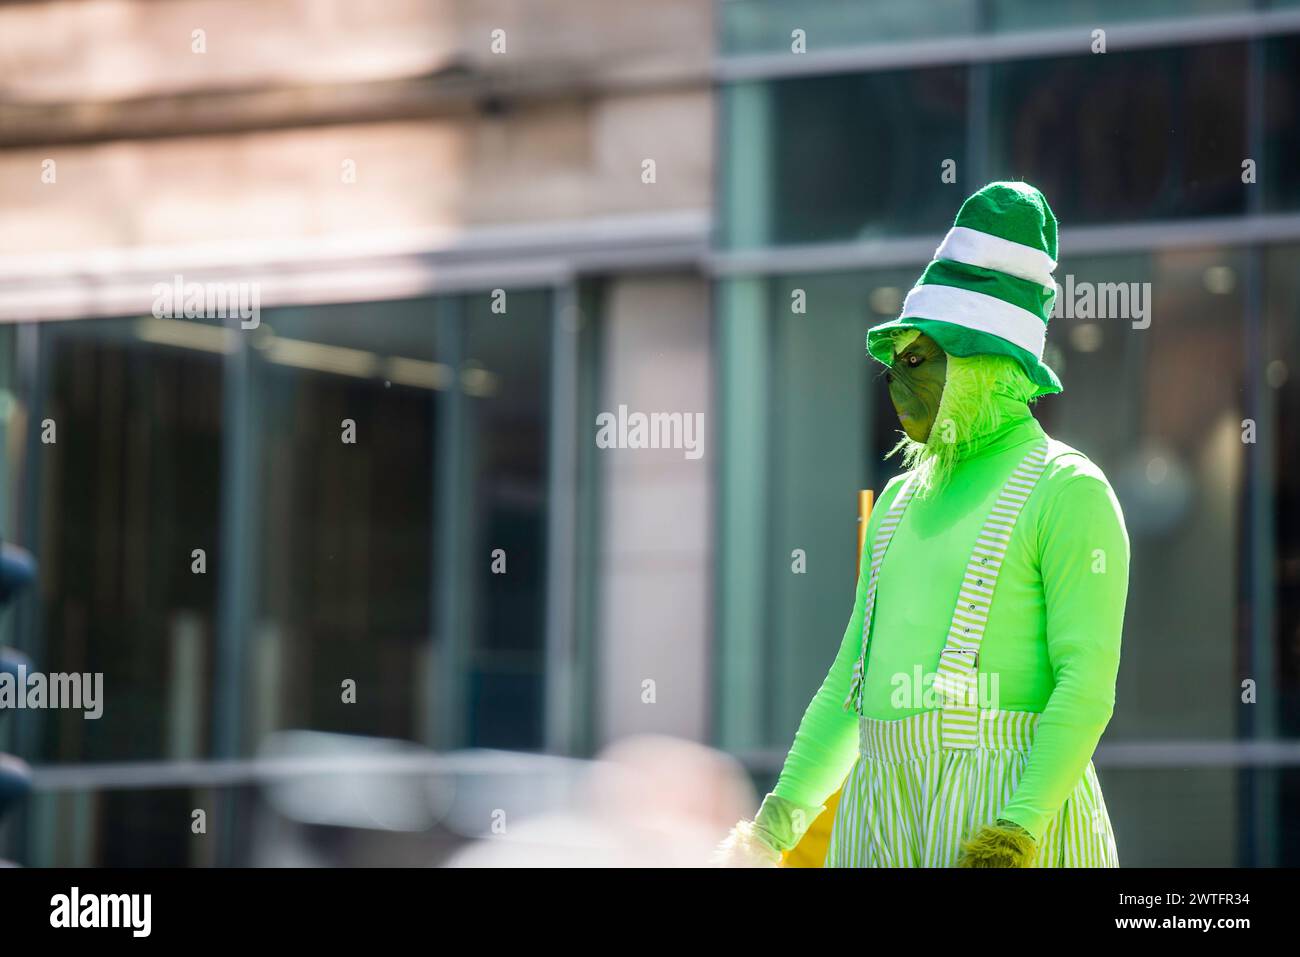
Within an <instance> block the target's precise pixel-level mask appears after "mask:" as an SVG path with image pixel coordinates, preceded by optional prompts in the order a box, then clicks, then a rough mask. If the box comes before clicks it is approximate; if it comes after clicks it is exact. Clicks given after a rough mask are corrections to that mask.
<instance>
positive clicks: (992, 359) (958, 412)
mask: <svg viewBox="0 0 1300 957" xmlns="http://www.w3.org/2000/svg"><path fill="white" fill-rule="evenodd" d="M1036 392H1037V387H1036V386H1035V385H1034V383H1033V382H1032V381H1031V380H1030V378H1029V376H1028V375H1026V374H1025V371H1024V370H1023V369H1022V368H1021V367H1020V364H1019V363H1018V362H1016V361H1015V360H1014V359H1012V358H1011V357H1009V356H1001V355H975V356H965V357H963V356H952V355H950V356H948V368H947V376H946V378H945V380H944V385H943V394H942V396H941V397H940V400H939V409H938V412H937V413H936V414H935V418H934V425H933V426H932V427H931V429H930V433H929V435H928V436H927V438H926V440H925V441H924V442H918V441H916V440H915V439H912V438H909V437H908V436H907V435H906V434H904V435H903V437H902V438H901V439H900V440H899V442H898V444H897V445H895V446H894V447H893V448H892V449H890V450H889V453H888V455H886V456H885V458H890V457H892V456H893V455H895V454H896V453H898V452H900V451H901V452H902V453H903V467H904V468H906V469H915V470H916V481H915V492H914V494H915V496H916V497H917V498H925V497H927V496H929V495H933V494H935V493H937V492H938V491H939V490H940V489H942V488H943V487H944V485H946V484H947V482H948V480H949V479H950V478H951V477H952V472H953V469H954V468H955V467H956V465H957V463H958V462H960V461H961V459H962V456H963V453H964V451H965V449H966V448H968V447H969V443H970V441H971V440H972V439H977V438H979V437H980V436H983V435H987V434H988V433H989V432H992V431H993V430H994V429H996V428H997V427H998V426H999V425H1001V424H1002V422H1003V421H1004V419H1005V418H1006V414H1007V408H1006V405H1005V404H1004V403H1002V402H999V401H998V400H997V399H996V398H995V397H996V396H999V395H1000V396H1005V397H1007V398H1011V399H1015V400H1016V401H1018V402H1029V401H1030V400H1031V399H1032V398H1033V397H1034V395H1035V393H1036Z"/></svg>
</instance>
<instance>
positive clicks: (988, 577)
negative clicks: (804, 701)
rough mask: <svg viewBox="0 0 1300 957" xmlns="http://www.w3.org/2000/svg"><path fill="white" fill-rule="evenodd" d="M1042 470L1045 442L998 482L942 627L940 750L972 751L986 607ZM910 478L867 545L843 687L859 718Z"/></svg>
mask: <svg viewBox="0 0 1300 957" xmlns="http://www.w3.org/2000/svg"><path fill="white" fill-rule="evenodd" d="M1046 465H1047V443H1046V442H1040V443H1039V444H1038V445H1037V446H1035V447H1034V448H1033V449H1032V450H1031V451H1030V452H1029V453H1028V454H1027V455H1026V456H1025V457H1024V458H1023V459H1022V460H1021V462H1020V464H1019V465H1018V466H1016V468H1015V470H1014V471H1013V472H1012V473H1011V475H1010V476H1008V478H1007V480H1006V482H1005V483H1003V486H1002V490H1001V492H999V493H998V498H997V501H996V502H994V504H993V508H992V509H991V510H990V512H989V514H988V517H987V518H986V519H985V520H984V525H983V527H982V528H981V529H980V533H979V535H978V536H977V538H976V540H975V548H974V550H973V551H972V552H971V557H970V560H969V561H968V562H967V563H966V575H965V577H964V578H963V579H962V585H961V591H960V593H959V594H958V596H957V607H956V608H955V609H954V610H953V616H952V623H951V624H950V625H949V626H948V640H947V644H946V645H945V646H944V649H943V651H941V652H940V653H939V674H938V678H937V680H936V688H937V689H938V690H939V691H940V692H942V693H943V696H944V703H943V713H944V719H943V746H944V747H945V748H974V747H976V746H977V745H978V743H979V701H978V696H977V693H976V676H977V674H978V665H979V647H980V642H981V641H982V640H983V638H984V626H985V624H987V622H988V616H989V608H990V607H991V605H992V602H993V589H994V587H995V586H996V585H997V581H998V573H999V571H1000V570H1001V568H1002V561H1003V559H1004V558H1005V557H1006V553H1007V545H1008V544H1009V543H1010V541H1011V532H1012V529H1014V528H1015V524H1016V519H1017V518H1018V517H1019V516H1020V510H1021V509H1022V508H1023V507H1024V504H1025V502H1027V501H1028V500H1029V495H1030V493H1031V492H1033V490H1034V485H1035V483H1037V481H1038V478H1039V476H1041V475H1042V474H1043V470H1044V468H1045V467H1046ZM914 479H915V473H914V472H912V473H908V475H907V477H906V478H905V479H904V480H903V485H902V487H901V488H900V489H899V490H898V495H897V496H895V498H894V501H893V503H892V504H891V505H890V507H889V511H888V512H886V513H885V517H884V518H883V519H881V522H880V526H879V528H878V529H877V530H876V537H875V540H874V541H873V542H872V544H871V569H870V578H869V579H868V584H867V598H866V607H865V610H864V612H863V615H862V652H861V654H860V655H859V656H858V660H857V663H856V664H855V665H854V666H853V679H852V681H851V682H850V684H849V693H848V697H847V698H846V699H845V701H844V710H846V711H847V710H849V709H850V708H852V709H853V710H854V711H856V712H857V713H859V714H861V713H862V691H863V685H864V681H863V677H864V675H865V673H866V662H867V644H868V639H869V636H870V635H871V619H872V616H873V614H874V612H875V605H876V586H877V584H878V582H879V578H880V566H881V565H882V564H883V562H884V559H885V551H886V550H887V549H888V547H889V542H890V540H891V539H892V538H893V537H894V531H895V530H896V529H897V528H898V523H899V522H900V521H901V520H902V518H903V512H904V510H905V509H906V508H907V503H908V502H909V501H911V498H912V489H913V483H914Z"/></svg>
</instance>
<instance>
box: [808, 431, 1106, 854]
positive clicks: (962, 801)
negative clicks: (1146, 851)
mask: <svg viewBox="0 0 1300 957" xmlns="http://www.w3.org/2000/svg"><path fill="white" fill-rule="evenodd" d="M1046 464H1047V444H1046V443H1041V444H1039V445H1037V446H1036V447H1035V448H1034V449H1032V450H1031V451H1030V452H1029V453H1028V454H1027V455H1026V456H1025V458H1024V459H1023V460H1022V461H1021V463H1020V464H1019V465H1018V466H1017V467H1016V469H1015V470H1014V471H1013V472H1012V473H1011V475H1010V477H1009V478H1008V479H1007V481H1006V482H1005V484H1004V485H1003V487H1002V489H1001V491H1000V493H999V495H998V498H997V501H996V502H995V504H994V506H993V509H992V511H990V513H989V515H988V517H987V518H986V519H985V521H984V525H983V527H982V528H981V530H980V533H979V536H978V538H977V540H976V544H975V548H974V550H973V552H972V554H971V557H970V561H969V562H968V563H967V566H966V574H965V578H964V579H963V581H962V586H961V591H960V594H959V596H958V599H957V607H956V608H955V610H954V611H953V616H952V623H951V625H950V626H949V631H948V639H947V643H946V645H945V647H944V648H943V651H942V652H941V653H940V655H939V665H938V673H937V676H936V680H935V685H934V688H935V691H936V692H937V693H938V694H939V695H940V700H941V701H942V706H941V707H940V708H939V709H937V710H931V711H923V712H921V713H919V714H914V715H911V716H910V717H906V718H899V719H893V720H881V719H876V718H866V717H863V718H860V720H859V755H858V759H857V761H856V762H855V764H854V765H853V768H852V770H851V771H850V772H849V776H848V779H847V780H846V781H845V783H844V789H843V792H842V795H841V797H840V802H839V807H838V808H837V809H836V814H835V823H834V827H833V828H832V830H831V837H830V845H829V848H828V850H827V855H826V866H827V867H951V866H952V865H954V864H955V863H956V861H957V858H958V856H959V855H960V851H961V842H962V841H963V840H966V839H969V838H970V837H971V836H973V835H974V833H975V831H977V830H978V829H979V828H980V827H982V826H983V825H985V824H991V823H993V821H994V820H995V819H996V818H997V816H998V812H999V811H1000V810H1001V809H1002V807H1003V806H1004V805H1005V804H1006V803H1007V802H1008V801H1009V800H1010V799H1011V795H1012V792H1013V791H1014V790H1015V787H1016V783H1017V782H1018V781H1019V780H1020V776H1021V775H1022V774H1023V773H1024V770H1025V766H1026V764H1027V762H1028V760H1029V753H1030V749H1031V747H1032V746H1033V740H1034V731H1035V729H1036V727H1037V725H1038V718H1039V716H1038V714H1036V713H1033V712H1028V711H1003V710H982V709H981V707H980V703H979V699H978V693H977V692H978V689H977V683H978V674H979V649H980V642H981V641H982V640H983V637H984V625H985V622H987V620H988V612H989V608H990V607H991V603H992V600H993V590H994V587H995V586H996V585H997V579H998V572H999V570H1000V569H1001V567H1002V560H1003V558H1004V557H1005V556H1006V551H1007V545H1008V543H1009V542H1010V540H1011V532H1012V530H1013V529H1014V527H1015V523H1016V519H1017V517H1018V516H1019V514H1020V510H1021V508H1022V507H1023V506H1024V504H1025V502H1026V501H1028V499H1029V496H1030V493H1031V492H1032V491H1033V489H1034V485H1035V483H1036V482H1037V480H1038V478H1039V476H1041V475H1042V473H1043V470H1044V468H1045V467H1046ZM914 478H915V475H914V474H912V475H908V476H907V478H906V479H904V481H903V485H902V487H901V488H900V489H899V491H898V494H897V495H896V496H895V498H894V502H893V504H892V505H891V506H890V508H889V511H888V512H886V513H885V516H884V518H883V519H882V520H881V522H880V525H879V527H878V529H877V532H876V537H875V539H874V541H873V542H872V547H871V566H870V573H869V575H870V577H869V580H868V586H867V599H866V609H865V613H864V616H863V626H862V634H863V640H862V654H861V655H860V657H859V659H858V662H857V665H856V666H855V667H854V671H853V679H852V684H851V685H850V689H849V695H848V699H847V700H846V701H845V707H846V708H852V709H853V710H855V711H857V712H858V713H859V714H861V711H862V692H863V678H864V675H865V670H866V663H867V643H868V638H869V636H870V634H871V620H872V614H873V612H874V608H875V599H876V586H877V583H878V579H879V575H880V567H881V564H882V563H883V561H884V556H885V551H886V549H887V548H888V546H889V542H890V539H891V538H892V537H893V534H894V530H895V529H897V528H898V524H899V522H900V521H901V520H902V517H903V512H904V510H905V509H906V508H907V503H908V501H909V500H910V499H911V497H912V490H913V480H914ZM1037 866H1039V867H1118V866H1119V859H1118V855H1117V853H1116V850H1115V839H1114V834H1113V832H1112V830H1111V824H1110V817H1109V816H1108V814H1107V813H1106V804H1105V801H1104V800H1103V799H1102V794H1101V786H1100V784H1099V783H1098V781H1097V775H1096V771H1095V770H1094V768H1093V766H1092V762H1091V761H1090V762H1089V763H1088V766H1087V768H1086V769H1085V771H1084V774H1083V776H1082V778H1081V779H1080V780H1079V783H1078V784H1077V785H1076V786H1075V788H1074V790H1073V791H1072V792H1071V793H1070V796H1069V797H1068V798H1067V799H1066V801H1065V804H1064V805H1063V806H1062V808H1061V810H1060V811H1059V812H1058V813H1057V814H1056V816H1055V817H1053V818H1052V820H1051V821H1050V822H1049V824H1048V825H1047V827H1046V829H1045V830H1044V832H1043V834H1042V835H1041V840H1040V841H1039V849H1038V856H1037Z"/></svg>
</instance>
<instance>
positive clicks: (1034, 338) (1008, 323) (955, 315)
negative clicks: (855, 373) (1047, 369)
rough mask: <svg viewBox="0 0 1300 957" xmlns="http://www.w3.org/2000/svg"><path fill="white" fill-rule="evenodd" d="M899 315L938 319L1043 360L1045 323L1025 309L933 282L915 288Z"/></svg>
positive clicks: (904, 302) (967, 290)
mask: <svg viewBox="0 0 1300 957" xmlns="http://www.w3.org/2000/svg"><path fill="white" fill-rule="evenodd" d="M899 316H901V317H902V318H904V319H938V320H941V321H943V322H951V323H953V324H954V325H958V326H965V327H966V328H967V329H975V330H978V331H979V332H987V333H990V334H992V335H995V336H998V337H999V338H1002V339H1005V340H1007V341H1008V342H1010V343H1012V344H1014V345H1017V346H1019V347H1020V348H1022V349H1024V350H1025V351H1026V352H1029V353H1031V354H1032V355H1034V356H1035V357H1037V358H1039V359H1041V358H1042V357H1043V345H1044V343H1046V341H1047V323H1045V322H1043V320H1042V319H1040V318H1038V317H1037V316H1035V315H1034V314H1033V313H1032V312H1030V311H1029V310H1028V309H1021V308H1020V307H1019V306H1015V305H1012V304H1011V303H1009V302H1007V301H1005V300H1003V299H998V298H997V297H996V296H986V295H985V294H984V293H982V292H971V291H970V290H969V289H960V288H958V287H957V286H940V285H936V284H935V283H927V284H926V285H924V286H914V287H913V288H912V291H911V292H909V293H908V294H907V298H906V299H904V300H903V311H902V312H900V313H899Z"/></svg>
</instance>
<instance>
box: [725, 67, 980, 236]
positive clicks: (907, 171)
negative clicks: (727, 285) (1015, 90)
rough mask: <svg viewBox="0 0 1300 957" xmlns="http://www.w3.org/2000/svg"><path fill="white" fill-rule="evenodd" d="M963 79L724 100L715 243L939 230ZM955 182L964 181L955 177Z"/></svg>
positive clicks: (857, 78) (744, 92)
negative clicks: (719, 228)
mask: <svg viewBox="0 0 1300 957" xmlns="http://www.w3.org/2000/svg"><path fill="white" fill-rule="evenodd" d="M966 72H967V71H966V70H965V68H963V67H942V68H938V69H931V70H915V71H908V72H890V73H870V74H854V75H845V76H817V77H800V78H797V79H787V80H777V81H772V82H756V83H739V84H735V85H732V86H729V87H727V88H726V89H725V91H724V103H723V109H724V124H725V134H724V139H723V143H724V147H723V148H724V150H725V151H726V152H725V164H726V172H725V176H724V181H723V189H724V194H723V197H722V204H723V213H722V216H723V233H724V235H723V241H724V244H725V245H727V246H730V247H737V248H739V247H755V246H764V245H785V244H792V243H810V242H830V241H854V240H863V239H870V238H872V237H877V236H882V235H892V234H898V233H925V232H933V231H939V230H942V229H943V228H944V227H946V226H948V225H949V224H950V223H951V222H952V216H953V204H954V202H955V201H957V193H958V191H959V190H960V188H961V187H960V186H958V185H952V186H951V187H946V186H944V184H943V183H942V181H941V178H940V177H941V176H942V175H943V172H944V165H943V164H944V162H945V160H954V161H955V162H957V163H958V170H960V164H961V162H962V160H963V159H964V157H965V152H964V151H965V143H966V125H965V124H966ZM957 180H958V182H959V183H960V182H961V177H960V175H958V177H957Z"/></svg>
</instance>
